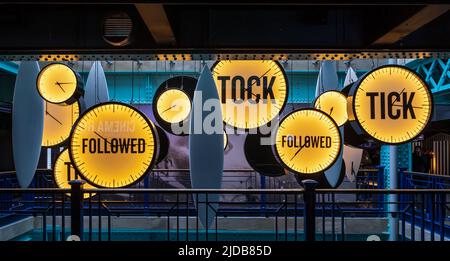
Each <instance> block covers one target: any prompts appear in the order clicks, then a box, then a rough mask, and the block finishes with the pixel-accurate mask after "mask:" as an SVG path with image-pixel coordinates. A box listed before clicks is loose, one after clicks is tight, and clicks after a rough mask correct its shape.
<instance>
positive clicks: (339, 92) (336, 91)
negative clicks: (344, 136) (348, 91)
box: [313, 90, 348, 127]
mask: <svg viewBox="0 0 450 261" xmlns="http://www.w3.org/2000/svg"><path fill="white" fill-rule="evenodd" d="M328 92H335V93H338V94H340V95H342V96H343V97H344V98H345V102H347V97H348V96H346V95H345V94H344V93H343V92H341V91H338V90H328V91H324V92H322V93H321V94H320V95H319V96H317V97H316V98H315V99H314V102H313V105H314V109H316V102H317V100H318V99H319V98H320V96H322V95H323V94H325V93H328ZM345 107H346V108H347V105H346V106H345ZM318 110H319V109H318ZM319 111H321V110H319ZM325 114H326V113H325ZM330 117H331V116H330ZM331 118H333V117H331ZM333 120H334V119H333ZM335 122H336V121H335ZM347 122H348V113H347V120H346V121H345V122H344V123H342V124H341V125H338V127H342V126H344V124H346V123H347ZM336 124H337V122H336Z"/></svg>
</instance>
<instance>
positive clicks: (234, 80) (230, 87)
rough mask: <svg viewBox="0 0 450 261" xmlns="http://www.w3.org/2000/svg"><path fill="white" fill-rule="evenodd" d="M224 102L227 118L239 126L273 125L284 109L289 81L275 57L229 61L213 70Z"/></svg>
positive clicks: (225, 119) (231, 123)
mask: <svg viewBox="0 0 450 261" xmlns="http://www.w3.org/2000/svg"><path fill="white" fill-rule="evenodd" d="M211 70H212V72H213V77H214V81H215V83H216V87H217V91H218V93H219V99H220V101H221V104H222V117H223V121H224V122H225V123H226V124H228V125H229V126H232V127H235V128H238V129H245V130H247V129H254V128H258V127H260V126H262V125H264V124H269V123H270V122H271V121H272V120H273V119H274V118H275V117H277V116H278V115H279V113H280V112H281V111H282V110H283V108H284V106H285V104H286V101H287V97H288V81H287V77H286V75H285V73H284V70H283V68H282V66H281V65H280V64H279V63H278V62H276V61H271V60H264V61H253V60H234V61H231V60H226V61H219V62H217V63H216V64H215V65H214V66H213V68H212V69H211Z"/></svg>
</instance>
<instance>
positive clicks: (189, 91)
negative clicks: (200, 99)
mask: <svg viewBox="0 0 450 261" xmlns="http://www.w3.org/2000/svg"><path fill="white" fill-rule="evenodd" d="M175 78H187V79H189V78H190V80H192V81H195V86H193V87H188V88H186V87H184V88H183V89H181V87H168V88H165V87H164V86H163V84H164V83H166V82H167V81H169V80H171V79H175ZM197 82H198V79H197V78H195V77H193V76H189V75H179V76H174V77H171V78H168V79H167V80H165V81H163V82H162V83H161V84H160V85H159V86H158V88H157V89H156V92H155V96H154V97H153V101H152V112H153V116H154V117H155V120H156V123H158V125H159V126H160V127H161V128H163V129H164V130H165V131H167V132H168V133H170V134H172V135H176V136H187V135H189V133H181V134H174V133H173V132H172V130H171V125H172V123H170V122H166V121H165V120H163V119H162V118H161V117H160V116H159V114H158V110H157V108H156V101H157V99H159V97H160V96H161V94H162V93H164V92H166V91H167V90H172V89H176V90H179V91H182V92H184V93H185V94H186V95H187V97H188V98H189V101H190V103H191V111H190V112H189V115H190V113H191V112H192V100H193V96H194V92H195V88H196V85H197ZM180 123H182V124H183V125H184V124H188V123H189V116H188V117H187V118H186V119H185V120H184V121H181V122H178V123H173V124H180Z"/></svg>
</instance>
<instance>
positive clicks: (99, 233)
mask: <svg viewBox="0 0 450 261" xmlns="http://www.w3.org/2000/svg"><path fill="white" fill-rule="evenodd" d="M101 206H102V201H101V194H100V193H99V194H98V206H97V208H98V212H97V213H98V241H102V215H101V214H102V213H101Z"/></svg>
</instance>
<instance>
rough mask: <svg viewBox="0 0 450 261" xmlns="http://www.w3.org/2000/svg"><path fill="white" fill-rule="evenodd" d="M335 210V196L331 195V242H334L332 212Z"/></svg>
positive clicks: (334, 231) (333, 216)
mask: <svg viewBox="0 0 450 261" xmlns="http://www.w3.org/2000/svg"><path fill="white" fill-rule="evenodd" d="M335 209H336V201H335V194H334V193H331V231H332V236H333V239H332V241H336V228H335V225H334V222H335V215H334V211H335Z"/></svg>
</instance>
